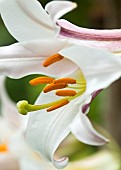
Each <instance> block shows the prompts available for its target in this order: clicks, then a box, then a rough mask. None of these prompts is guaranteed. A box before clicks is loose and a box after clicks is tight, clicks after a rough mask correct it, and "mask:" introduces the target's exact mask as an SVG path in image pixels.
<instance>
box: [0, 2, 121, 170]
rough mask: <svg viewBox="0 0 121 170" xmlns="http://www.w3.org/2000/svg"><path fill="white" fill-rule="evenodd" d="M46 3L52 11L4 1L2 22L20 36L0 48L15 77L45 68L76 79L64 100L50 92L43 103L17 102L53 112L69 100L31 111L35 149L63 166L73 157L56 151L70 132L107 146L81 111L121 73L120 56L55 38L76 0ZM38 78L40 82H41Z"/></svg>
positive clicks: (5, 67)
mask: <svg viewBox="0 0 121 170" xmlns="http://www.w3.org/2000/svg"><path fill="white" fill-rule="evenodd" d="M45 8H46V10H47V12H48V13H49V15H48V14H47V13H46V12H45V10H44V9H43V8H42V7H41V5H40V4H39V3H38V1H36V0H31V3H30V0H26V1H25V0H11V1H9V0H0V12H1V16H2V18H3V21H4V23H5V25H6V27H7V28H8V30H9V32H10V33H11V34H12V35H13V36H14V37H15V38H16V39H17V40H18V41H19V43H17V44H14V45H11V46H9V47H2V48H0V61H1V62H0V71H1V72H2V73H4V74H7V75H8V76H11V77H21V76H23V75H26V74H31V73H41V74H45V75H48V76H51V77H56V78H57V77H58V78H61V77H67V76H68V77H69V78H70V77H73V78H74V79H75V84H74V87H72V86H71V87H70V86H69V88H71V89H72V90H73V89H76V90H75V91H76V94H75V95H74V96H73V97H65V98H62V99H60V97H57V96H55V95H54V93H53V92H49V93H48V94H46V95H45V94H43V93H42V94H41V95H40V96H39V98H38V100H37V102H36V103H37V104H41V105H40V106H39V105H37V106H32V105H30V104H28V103H27V102H20V103H18V108H19V111H20V112H21V113H23V114H26V113H27V112H29V111H34V110H41V109H44V108H49V110H48V111H50V110H52V109H53V107H54V109H55V107H60V106H62V105H65V104H67V103H68V104H67V105H66V106H64V107H63V108H60V109H59V110H58V112H57V111H52V112H51V113H49V114H48V113H47V112H46V110H44V111H43V110H42V111H36V112H35V113H32V114H31V115H30V119H29V123H28V128H27V134H26V136H27V139H28V141H29V143H30V144H31V145H32V146H33V148H34V149H35V150H37V151H38V152H40V153H41V154H42V155H43V156H44V157H45V158H46V159H47V160H49V161H52V162H53V164H54V165H55V166H56V167H57V168H63V167H65V166H66V165H67V163H68V158H62V159H61V160H56V159H54V158H53V155H54V152H55V151H56V149H57V147H58V146H59V144H60V143H61V141H62V140H63V139H64V138H65V137H66V136H67V135H68V134H69V133H70V131H72V133H73V134H74V135H75V136H76V137H77V138H78V139H79V140H80V141H82V142H84V143H87V144H91V145H102V144H104V143H105V142H107V139H105V138H104V137H103V136H101V135H100V134H98V133H97V132H96V131H95V130H94V129H93V127H92V125H91V123H90V121H89V120H88V118H87V117H86V115H85V114H82V108H83V106H84V105H85V104H88V103H89V102H90V101H91V95H92V93H93V92H95V91H97V90H100V89H104V88H106V87H108V86H109V85H110V84H111V83H112V82H113V81H115V80H117V79H118V78H119V77H120V76H121V61H120V59H119V58H118V57H115V56H114V55H113V54H111V53H109V52H107V51H103V50H97V49H91V48H87V47H81V46H79V45H75V44H72V43H71V42H69V41H66V40H60V39H57V38H56V33H57V32H59V31H60V28H59V27H58V26H57V25H56V20H57V19H58V17H61V16H62V15H63V14H65V13H66V12H69V11H70V10H72V9H73V8H75V3H71V2H68V1H53V2H50V3H49V4H47V6H46V7H45ZM18 18H20V19H18ZM6 51H7V53H6ZM49 56H51V57H49ZM47 57H49V58H47ZM59 60H62V61H59ZM10 61H11V62H10ZM56 61H59V62H56ZM54 62H56V63H54ZM53 63H54V64H53ZM43 66H45V67H43ZM47 66H49V67H47ZM77 70H78V71H77ZM72 73H73V75H72ZM62 80H63V79H62ZM51 81H52V79H51ZM35 83H36V84H37V82H36V81H35ZM51 83H52V82H51ZM80 83H81V84H80ZM58 84H59V83H57V86H58ZM62 84H63V82H62V83H61V85H62ZM65 84H66V85H68V84H70V83H68V82H67V83H65ZM47 88H48V87H47ZM49 88H50V86H49ZM51 88H52V86H51ZM54 88H55V86H54ZM58 88H61V87H60V86H59V87H58ZM46 90H47V89H46ZM50 91H51V90H50ZM66 92H67V91H66ZM68 93H70V91H68ZM56 100H57V101H56ZM48 102H49V103H48ZM46 103H47V104H46ZM80 122H81V124H80ZM80 126H81V129H80V131H79V129H78V128H79V127H80ZM40 136H41V138H40Z"/></svg>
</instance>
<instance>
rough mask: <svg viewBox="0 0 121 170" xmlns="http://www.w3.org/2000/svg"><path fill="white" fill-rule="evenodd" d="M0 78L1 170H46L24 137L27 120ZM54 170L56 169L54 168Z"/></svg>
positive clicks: (47, 167) (48, 167) (45, 166)
mask: <svg viewBox="0 0 121 170" xmlns="http://www.w3.org/2000/svg"><path fill="white" fill-rule="evenodd" d="M4 80H5V77H2V76H0V82H1V83H0V92H1V93H0V99H1V114H2V115H1V116H0V169H1V170H27V169H29V170H33V169H34V170H46V169H50V170H51V166H50V165H46V163H44V161H42V159H41V158H40V157H39V156H38V155H37V154H35V153H34V152H33V150H32V149H31V148H30V147H29V145H28V144H27V142H26V140H25V137H24V130H25V128H24V127H25V126H26V123H25V122H26V120H23V119H25V117H24V118H21V117H22V115H19V114H18V113H17V109H16V105H15V104H14V103H13V102H12V101H11V100H10V98H9V96H8V95H7V92H6V90H5V85H4ZM52 169H53V170H54V167H53V168H52Z"/></svg>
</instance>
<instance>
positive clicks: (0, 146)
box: [0, 144, 8, 152]
mask: <svg viewBox="0 0 121 170" xmlns="http://www.w3.org/2000/svg"><path fill="white" fill-rule="evenodd" d="M7 150H8V148H7V145H6V144H2V145H0V152H7Z"/></svg>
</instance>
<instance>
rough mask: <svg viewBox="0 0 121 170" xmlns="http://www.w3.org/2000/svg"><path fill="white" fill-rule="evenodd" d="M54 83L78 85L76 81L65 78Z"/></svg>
mask: <svg viewBox="0 0 121 170" xmlns="http://www.w3.org/2000/svg"><path fill="white" fill-rule="evenodd" d="M53 83H55V84H57V83H67V84H76V80H75V79H73V78H71V77H64V78H60V79H56V80H54V81H53Z"/></svg>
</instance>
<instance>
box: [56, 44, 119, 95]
mask: <svg viewBox="0 0 121 170" xmlns="http://www.w3.org/2000/svg"><path fill="white" fill-rule="evenodd" d="M59 53H60V54H61V55H63V56H64V57H66V58H68V59H70V60H71V61H73V62H74V63H75V64H77V65H78V66H79V67H80V69H81V70H82V72H83V74H84V76H85V78H86V81H87V93H88V94H91V93H93V92H94V91H96V90H99V89H104V88H106V87H108V86H109V85H110V84H111V83H112V82H114V81H115V80H117V79H118V78H120V76H121V59H120V58H118V57H116V56H115V55H114V54H112V53H109V52H108V51H105V50H100V49H91V48H88V47H81V46H78V45H77V46H75V45H74V46H72V47H69V48H66V49H63V50H61V51H60V52H59Z"/></svg>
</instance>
